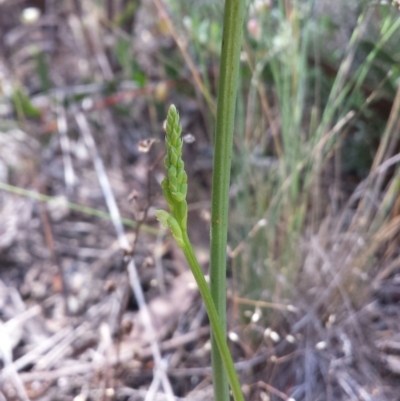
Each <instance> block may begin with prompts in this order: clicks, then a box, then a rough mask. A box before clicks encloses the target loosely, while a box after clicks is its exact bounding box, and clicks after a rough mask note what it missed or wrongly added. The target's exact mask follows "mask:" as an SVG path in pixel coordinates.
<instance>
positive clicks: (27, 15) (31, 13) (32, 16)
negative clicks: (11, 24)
mask: <svg viewBox="0 0 400 401" xmlns="http://www.w3.org/2000/svg"><path fill="white" fill-rule="evenodd" d="M39 17H40V10H39V9H38V8H37V7H27V8H25V9H24V11H22V15H21V21H22V22H23V23H24V24H34V23H35V22H37V20H38V19H39Z"/></svg>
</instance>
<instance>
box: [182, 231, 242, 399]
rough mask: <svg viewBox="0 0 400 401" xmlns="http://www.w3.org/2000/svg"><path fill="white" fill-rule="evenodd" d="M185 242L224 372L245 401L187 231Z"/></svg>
mask: <svg viewBox="0 0 400 401" xmlns="http://www.w3.org/2000/svg"><path fill="white" fill-rule="evenodd" d="M183 242H184V246H183V247H181V249H182V251H183V253H184V254H185V257H186V260H187V262H188V264H189V266H190V269H191V271H192V273H193V276H194V278H195V280H196V283H197V286H198V288H199V291H200V295H201V297H202V298H203V302H204V305H205V307H206V310H207V314H208V318H209V319H210V324H211V330H212V333H213V338H214V339H215V342H216V344H217V347H218V350H219V355H220V356H221V361H222V364H223V367H224V369H225V370H224V372H226V375H227V378H228V381H229V384H230V386H231V390H232V394H233V398H234V400H235V401H244V398H243V394H242V390H241V387H240V382H239V379H238V376H237V373H236V370H235V365H234V364H233V360H232V357H231V354H230V352H229V348H228V344H227V342H226V336H225V333H224V329H223V326H222V325H221V321H220V317H219V315H218V313H217V309H216V307H215V305H214V301H213V299H212V297H211V292H210V289H209V287H208V284H207V282H206V280H205V278H204V275H203V272H202V270H201V268H200V265H199V263H198V261H197V258H196V256H195V254H194V251H193V248H192V245H191V243H190V240H189V237H188V235H187V233H186V232H184V233H183ZM214 380H215V378H214ZM228 396H229V393H228ZM214 397H215V398H214V399H215V400H217V401H219V400H220V398H218V397H217V395H216V394H214Z"/></svg>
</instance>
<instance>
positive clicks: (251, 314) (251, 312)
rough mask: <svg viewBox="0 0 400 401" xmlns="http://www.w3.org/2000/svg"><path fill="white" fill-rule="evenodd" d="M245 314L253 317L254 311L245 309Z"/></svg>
mask: <svg viewBox="0 0 400 401" xmlns="http://www.w3.org/2000/svg"><path fill="white" fill-rule="evenodd" d="M244 315H245V316H246V317H251V316H253V311H251V310H245V311H244Z"/></svg>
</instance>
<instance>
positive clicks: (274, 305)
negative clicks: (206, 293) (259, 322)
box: [232, 297, 299, 313]
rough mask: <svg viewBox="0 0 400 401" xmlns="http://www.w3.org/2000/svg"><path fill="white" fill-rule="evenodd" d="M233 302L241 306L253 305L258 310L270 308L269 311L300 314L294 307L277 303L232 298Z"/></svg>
mask: <svg viewBox="0 0 400 401" xmlns="http://www.w3.org/2000/svg"><path fill="white" fill-rule="evenodd" d="M232 300H233V302H235V303H238V304H241V305H252V306H255V307H258V308H268V309H276V310H284V311H288V312H293V313H295V312H298V311H299V309H298V308H297V307H295V306H293V305H286V304H278V303H276V302H267V301H254V300H252V299H247V298H240V297H232Z"/></svg>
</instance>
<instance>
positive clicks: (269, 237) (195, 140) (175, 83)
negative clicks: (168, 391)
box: [0, 0, 400, 400]
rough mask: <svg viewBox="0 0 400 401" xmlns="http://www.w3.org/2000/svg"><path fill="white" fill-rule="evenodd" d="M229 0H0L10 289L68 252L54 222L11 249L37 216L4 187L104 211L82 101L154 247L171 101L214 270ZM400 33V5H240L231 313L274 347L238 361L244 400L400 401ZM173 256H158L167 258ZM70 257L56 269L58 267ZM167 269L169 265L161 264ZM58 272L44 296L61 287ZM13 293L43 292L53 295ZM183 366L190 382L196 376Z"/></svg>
mask: <svg viewBox="0 0 400 401" xmlns="http://www.w3.org/2000/svg"><path fill="white" fill-rule="evenodd" d="M222 11H223V2H222V1H217V0H204V1H196V0H190V1H189V0H187V1H184V0H164V1H161V0H142V1H139V0H136V1H135V0H119V1H118V0H108V1H106V0H104V1H100V0H98V1H95V0H92V1H91V0H85V1H81V2H80V1H51V0H46V1H44V0H43V1H23V0H21V1H14V0H13V1H11V0H3V1H0V38H2V40H1V43H0V57H1V58H0V141H1V148H0V184H1V189H2V190H3V194H2V196H3V197H2V206H3V211H2V214H1V216H2V217H1V219H2V220H1V221H2V222H3V227H6V228H4V229H3V232H2V234H1V236H0V249H1V250H3V251H4V255H5V256H4V255H3V257H2V261H3V262H2V263H3V266H6V265H7V266H11V267H13V270H12V271H13V272H17V273H10V270H8V271H7V272H5V271H2V270H1V269H2V268H3V266H1V267H0V272H2V273H1V274H2V277H3V280H5V282H7V280H9V282H10V283H14V282H16V283H17V284H15V285H16V286H17V287H18V288H21V287H20V286H21V285H22V284H23V283H24V279H23V278H21V277H20V276H21V274H22V273H21V272H25V273H26V272H27V271H28V270H29V269H31V268H32V265H35V263H36V262H35V260H37V259H35V258H39V259H40V260H41V261H42V262H41V263H44V262H43V261H45V260H50V261H52V262H49V263H50V264H56V265H59V266H62V265H63V263H64V262H63V261H60V258H61V259H62V258H63V251H62V249H63V248H62V247H61V248H60V249H61V250H60V249H57V247H55V250H54V249H53V247H52V246H51V245H50V246H49V243H48V241H49V239H48V238H49V237H48V236H47V237H46V235H45V234H44V236H45V237H46V238H47V239H46V238H45V239H44V240H43V239H42V240H40V241H39V242H40V243H41V244H42V243H45V245H43V244H42V245H41V246H44V248H47V252H48V254H46V255H44V254H40V255H36V256H31V257H30V258H29V257H25V259H24V258H23V257H21V255H20V254H19V255H17V250H19V251H20V250H21V249H24V251H23V252H25V253H26V254H29V253H31V248H30V246H29V244H30V242H29V241H31V240H30V239H27V238H26V237H24V236H23V235H22V237H23V238H22V237H21V236H19V234H18V232H19V230H23V229H24V225H26V224H28V223H27V221H29V216H28V217H26V219H27V220H25V221H24V222H22V223H21V221H19V222H18V218H19V219H21V218H22V217H21V216H19V217H18V218H17V217H16V218H15V219H14V220H15V221H14V220H13V221H14V222H12V223H10V222H9V221H8V220H9V219H10V216H12V215H13V213H14V214H17V215H18V209H15V208H17V206H16V204H15V203H14V201H12V202H11V203H13V206H11V205H10V206H7V205H9V199H8V198H7V196H13V198H12V199H17V198H18V199H19V198H20V196H19V194H21V192H18V188H20V189H21V188H25V189H28V190H34V191H36V193H37V192H39V193H41V194H42V195H44V196H47V197H42V198H41V200H43V201H46V202H47V204H48V205H53V209H50V211H49V213H50V219H53V220H54V221H53V223H52V224H56V223H57V224H60V225H62V224H63V222H64V223H65V222H66V221H69V219H72V221H75V223H76V219H78V217H77V215H76V214H75V215H71V214H68V213H70V212H69V210H70V209H69V207H68V205H69V206H71V204H74V205H75V206H74V207H75V209H74V210H80V212H83V213H87V212H89V208H91V209H90V210H91V211H90V213H92V214H93V213H94V214H96V213H97V215H98V216H99V215H100V214H101V213H103V214H102V215H107V212H106V207H105V205H104V204H103V201H102V200H101V199H102V195H101V192H100V190H99V187H98V184H95V182H96V175H95V174H94V173H93V171H92V170H93V168H92V165H91V158H92V156H91V155H90V151H88V149H87V147H86V146H85V144H84V143H85V141H84V139H82V138H83V133H82V130H84V128H82V124H80V123H79V121H81V120H78V118H77V116H78V115H81V116H82V115H83V116H85V117H84V118H85V121H86V122H87V124H88V126H90V129H91V130H92V132H93V137H94V140H95V142H96V144H97V147H98V150H99V155H100V157H101V159H102V160H103V162H104V165H105V166H106V171H107V175H108V176H109V179H110V181H111V186H112V189H113V191H114V194H115V197H116V198H117V202H118V206H119V207H120V210H121V213H122V215H123V216H124V217H126V220H125V223H126V224H127V225H130V226H131V228H129V227H128V228H127V229H128V231H129V230H131V231H134V232H135V239H134V240H133V247H134V248H135V254H136V255H138V254H139V255H142V254H143V255H144V256H145V255H147V254H148V253H149V251H148V246H149V244H150V246H151V243H152V242H154V241H156V237H155V236H154V235H153V236H152V235H151V234H150V233H149V231H150V232H151V229H153V231H157V230H156V229H155V228H156V227H157V225H156V224H155V219H154V213H153V209H154V207H155V206H156V205H157V204H160V203H162V200H161V196H160V190H159V182H160V180H161V178H162V165H161V164H162V163H161V160H162V156H163V155H162V152H163V150H162V148H163V147H162V144H160V143H159V142H160V141H161V140H163V131H162V122H163V119H164V118H165V115H166V110H167V108H168V106H169V104H170V103H175V104H176V105H177V108H178V110H179V111H180V114H181V117H182V122H183V129H184V135H185V141H186V142H187V145H185V156H184V157H185V159H186V166H187V169H188V171H189V187H190V191H189V203H190V204H191V206H190V210H191V211H192V212H191V223H190V229H191V231H192V232H191V236H192V237H193V242H194V243H195V244H196V243H197V246H198V249H197V251H198V252H199V254H201V255H203V261H204V267H205V269H206V268H207V261H208V259H207V258H208V256H207V247H208V219H209V209H210V204H209V197H210V183H211V173H212V171H211V170H212V141H213V134H214V132H213V130H214V124H215V105H216V98H217V96H218V94H217V93H216V87H217V84H216V83H217V81H218V74H219V58H220V46H221V36H222ZM399 33H400V11H399V3H398V2H397V1H393V2H390V1H372V0H368V1H362V0H359V1H356V2H346V1H336V2H330V1H326V0H297V1H296V0H249V1H248V2H247V11H246V23H245V27H244V41H243V50H242V55H241V65H240V87H239V95H238V101H237V115H236V124H235V138H234V158H233V161H232V163H233V165H232V179H231V182H232V184H231V211H230V227H229V249H228V250H227V252H228V256H229V271H228V274H229V277H230V289H229V293H228V297H229V300H230V303H229V304H230V309H229V329H230V333H234V334H235V335H236V336H237V337H235V336H230V339H231V341H232V347H233V349H234V355H235V356H236V357H237V359H239V358H245V357H246V358H249V357H250V356H251V355H258V353H260V352H261V351H265V350H267V351H268V353H269V355H270V356H271V355H273V356H274V357H275V361H271V360H270V359H268V358H269V357H268V358H267V359H266V360H265V361H264V362H263V363H260V364H259V365H257V368H254V369H253V370H251V369H250V370H249V371H248V372H247V371H246V372H247V374H245V373H243V380H244V383H246V384H247V385H248V388H247V390H246V391H247V396H248V399H254V400H258V399H262V400H267V399H271V400H278V399H284V400H289V399H290V400H293V399H294V400H341V399H343V400H353V399H363V400H386V399H387V400H393V399H396V398H392V397H394V395H393V394H395V393H396V387H397V391H398V388H399V387H398V384H397V385H396V378H397V380H398V375H399V374H400V358H399V357H398V356H397V353H398V349H399V348H397V351H396V352H394V354H393V353H391V352H392V351H393V349H392V348H393V347H394V346H393V347H392V348H391V347H390V346H388V345H387V343H388V342H390V343H391V344H392V345H393V343H395V344H396V345H397V347H398V346H399V344H400V342H399V337H398V333H399V329H400V325H399V323H398V322H399V321H400V320H399V319H398V318H399V317H400V316H399V315H400V313H399V310H397V309H396V308H395V307H394V305H397V306H398V302H399V301H400V286H399V277H400V276H399V274H400V251H399V250H400V248H399V240H398V238H399V231H400V202H399V199H400V198H399V190H400V177H399V174H398V173H399V167H398V163H399V162H400V157H399V150H400V143H399V139H400V138H399V136H400V113H399V110H400V90H399V82H400V81H399V79H400V67H399V63H400V48H399V40H400V35H399ZM132 193H134V196H133V199H134V201H133V203H132V197H129V196H128V195H129V194H131V195H132ZM23 195H24V196H25V198H26V197H27V199H31V200H32V201H33V198H32V197H33V196H34V195H33V194H32V193H31V194H29V193H23ZM128 198H129V200H128ZM35 199H37V196H36V198H35ZM60 199H62V200H64V206H65V207H64V209H63V208H62V206H61V207H60V202H59V200H60ZM54 200H58V203H57V202H55V201H54ZM35 202H36V201H35ZM30 204H31V203H30ZM77 205H80V206H78V207H77ZM13 207H14V209H13ZM21 207H22V208H26V205H25V206H24V205H22V206H21ZM31 207H32V204H31ZM33 207H34V208H36V207H39V206H38V205H37V204H36V203H34V206H33ZM49 207H50V206H49ZM60 208H61V209H60ZM79 208H80V209H79ZM39 209H40V208H39ZM54 209H55V210H58V212H59V215H60V216H61V217H59V218H58V217H54V216H53V214H54V213H55V214H57V213H56V212H51V210H54ZM32 213H34V212H32ZM38 213H39V215H40V211H39V212H38ZM51 213H53V214H51ZM76 213H78V212H76ZM41 216H42V217H41V220H40V221H41V224H44V223H43V215H41ZM86 216H87V217H85V219H93V217H89V216H88V215H86ZM81 218H82V217H80V218H79V219H81ZM7 219H8V220H7ZM57 219H58V220H57ZM74 219H75V220H74ZM128 219H132V220H135V221H140V222H141V224H142V228H143V230H137V229H135V228H132V227H135V223H134V222H132V220H129V221H128ZM90 221H92V220H90ZM96 222H97V223H96ZM98 222H99V220H94V223H95V224H100V225H101V224H102V223H101V222H100V223H98ZM13 224H14V225H13ZM10 226H11V227H14V231H13V232H11V233H10V232H9V231H10V230H8V231H7V227H10ZM150 226H151V227H150ZM152 227H153V228H152ZM104 229H105V230H106V232H107V233H108V234H107V238H109V241H108V242H107V241H106V242H105V243H104V244H103V242H102V241H100V240H98V241H97V242H96V241H95V242H96V246H98V247H99V249H101V246H102V244H103V245H104V246H108V245H109V243H111V242H112V241H113V235H114V234H112V229H111V230H109V232H108V231H107V230H108V228H104ZM54 230H55V233H54V236H55V238H56V241H57V233H56V232H57V230H56V229H54ZM146 230H147V231H146ZM139 232H140V233H141V234H140V235H141V236H142V240H141V241H138V240H137V238H138V237H140V236H139ZM142 232H144V234H143V235H142ZM26 235H27V234H26ZM162 235H164V234H162ZM162 235H161V239H160V236H159V237H157V238H158V241H163V239H162ZM104 236H106V234H104ZM20 237H21V238H20ZM103 238H105V237H103ZM75 240H77V239H76V238H75ZM79 241H80V242H79V246H82V247H84V246H87V244H86V245H85V244H84V240H83V239H82V238H81V237H79ZM82 241H83V242H82ZM104 241H105V240H104ZM61 242H62V241H61ZM46 244H47V245H46ZM92 245H93V244H92ZM170 246H171V245H170ZM48 248H51V249H50V251H49V249H48ZM64 251H65V250H64ZM39 253H40V252H39ZM55 254H57V255H58V256H57V257H56V258H55ZM144 256H143V258H142V259H144ZM54 258H55V259H54ZM71 258H72V256H71V255H69V256H68V263H72V262H71ZM175 258H176V256H174V254H173V252H172V255H171V252H170V251H168V252H167V251H165V252H164V254H163V259H164V262H165V263H166V264H167V265H168V263H169V262H171V260H172V261H174V259H175ZM55 260H56V261H57V263H55V262H54V261H55ZM168 261H169V262H168ZM68 263H67V265H66V266H67V267H64V268H63V269H62V270H63V272H62V273H57V269H56V272H55V273H54V274H55V275H57V274H61V277H62V278H63V277H64V276H68V274H67V273H66V272H68V271H69V269H70V267H69V266H70V265H69V264H68ZM39 270H40V268H39ZM47 271H48V270H47ZM18 272H19V273H18ZM178 272H179V269H178V270H174V268H170V270H169V274H170V276H171V277H176V276H178ZM167 273H168V272H165V271H164V275H166V277H165V278H164V279H160V276H159V275H157V271H156V270H154V271H153V270H152V271H151V273H150V274H148V270H147V273H143V274H145V275H146V274H148V283H147V282H146V280H147V278H142V280H143V282H142V285H144V286H145V287H146V285H147V284H148V288H149V289H150V288H152V289H151V290H149V293H148V294H147V295H148V299H149V300H150V299H153V298H156V297H157V296H159V295H160V293H161V294H162V293H163V291H164V290H165V289H163V288H164V287H163V285H164V284H162V282H163V280H165V283H166V285H167V287H168V285H169V284H170V282H171V281H170V280H172V278H171V277H169V276H168V274H167ZM107 277H108V276H107V275H106V276H104V279H107ZM146 277H147V276H146ZM154 277H156V279H157V280H156V285H153V287H154V288H153V287H152V285H150V284H149V283H151V280H152V279H153V280H154ZM63 279H65V280H67V279H66V278H65V277H64V278H63ZM52 280H53V281H54V278H49V279H48V281H49V282H53V281H52ZM146 283H147V284H146ZM157 283H158V284H157ZM64 284H65V283H64ZM153 284H154V281H153ZM49 286H50V287H51V285H50V284H49ZM49 286H47V287H45V288H44V289H43V292H44V293H46V294H51V293H52V291H53V292H57V291H56V289H55V288H54V282H53V287H51V288H52V289H49V288H50V287H49ZM66 287H68V285H66ZM146 288H147V287H146ZM30 291H31V290H30ZM146 291H147V290H146ZM28 292H29V291H28ZM64 295H65V294H64ZM98 296H99V297H100V298H101V296H100V295H98ZM23 297H26V298H28V299H33V300H35V299H37V302H39V301H40V302H42V301H43V297H44V295H43V294H42V295H41V296H39V297H37V298H35V295H34V294H32V293H30V292H29V294H25V295H23ZM67 299H68V294H67ZM82 302H83V301H82ZM90 302H95V301H93V300H92V301H89V300H88V299H85V301H84V302H83V303H82V305H81V306H80V307H79V308H78V309H77V310H76V311H75V312H74V311H71V310H69V313H70V314H71V313H72V314H74V313H77V314H79V313H82V310H84V309H85V308H86V307H87V306H88V303H89V304H90ZM96 302H97V300H96ZM190 303H191V301H188V304H190ZM68 305H69V304H68V303H67V309H68V308H71V305H69V306H68ZM128 306H129V305H128ZM130 307H132V305H131V306H130ZM188 307H189V306H188ZM132 308H133V309H135V307H134V306H133V307H132ZM128 309H129V308H128ZM78 312H79V313H78ZM239 339H240V340H239ZM383 343H385V344H386V345H382V344H383ZM199 347H200V346H199ZM394 348H396V347H394ZM276 360H279V361H280V362H279V363H276ZM182 363H183V366H184V362H182ZM205 363H206V364H207V359H206V362H205ZM189 365H190V364H189ZM176 381H177V383H175V382H174V386H175V390H176V394H179V395H181V396H185V395H186V394H187V393H188V392H189V390H192V388H193V387H195V386H194V385H190V384H187V383H186V384H185V385H183V384H180V383H179V380H176ZM255 383H258V384H257V385H255ZM260 383H261V384H260ZM397 383H398V382H397ZM192 384H193V383H192ZM263 397H264V398H263ZM265 397H269V398H265ZM285 397H286V398H285ZM290 397H291V398H290ZM117 398H118V397H117ZM93 399H100V398H93ZM118 399H119V398H118ZM121 399H122V398H121ZM132 399H133V398H132ZM138 399H139V398H138ZM140 399H141V398H140ZM203 399H206V398H203Z"/></svg>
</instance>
